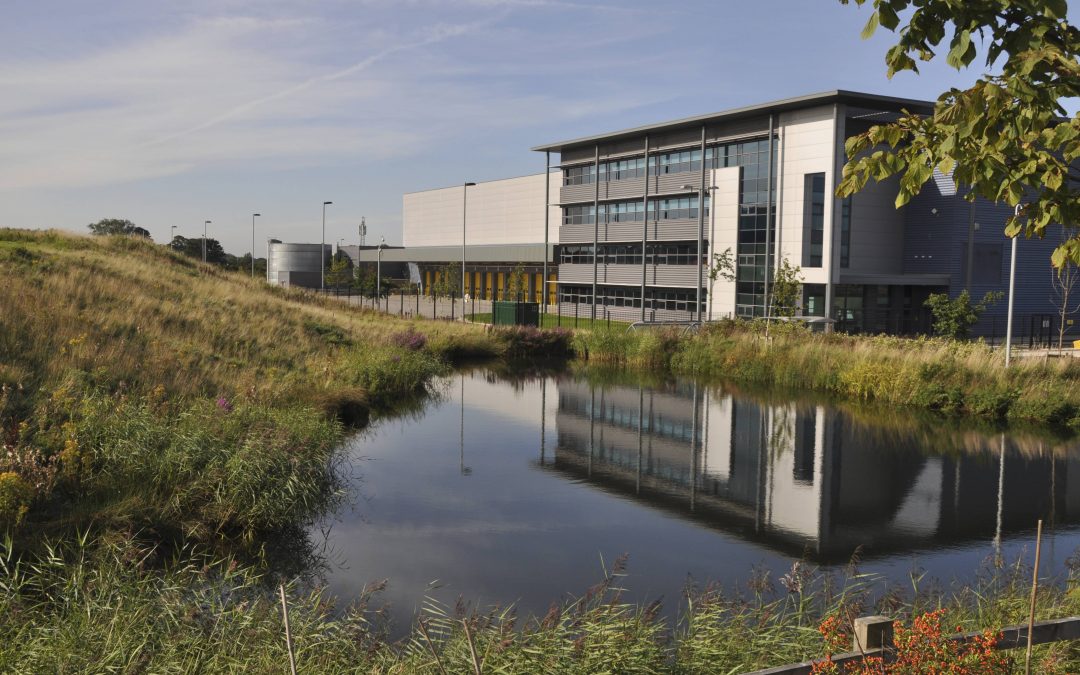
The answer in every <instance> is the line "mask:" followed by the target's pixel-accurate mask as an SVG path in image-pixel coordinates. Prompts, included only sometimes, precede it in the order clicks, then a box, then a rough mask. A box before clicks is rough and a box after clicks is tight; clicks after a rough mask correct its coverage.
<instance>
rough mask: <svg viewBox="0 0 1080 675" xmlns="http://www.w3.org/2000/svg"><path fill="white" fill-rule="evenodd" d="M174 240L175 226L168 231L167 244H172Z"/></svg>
mask: <svg viewBox="0 0 1080 675" xmlns="http://www.w3.org/2000/svg"><path fill="white" fill-rule="evenodd" d="M174 239H176V226H175V225H171V226H170V229H169V243H170V244H171V243H173V240H174Z"/></svg>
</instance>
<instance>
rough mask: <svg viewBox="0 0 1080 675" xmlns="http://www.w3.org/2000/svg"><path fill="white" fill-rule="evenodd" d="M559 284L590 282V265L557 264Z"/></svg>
mask: <svg viewBox="0 0 1080 675" xmlns="http://www.w3.org/2000/svg"><path fill="white" fill-rule="evenodd" d="M559 283H560V284H591V283H592V265H566V264H563V265H559Z"/></svg>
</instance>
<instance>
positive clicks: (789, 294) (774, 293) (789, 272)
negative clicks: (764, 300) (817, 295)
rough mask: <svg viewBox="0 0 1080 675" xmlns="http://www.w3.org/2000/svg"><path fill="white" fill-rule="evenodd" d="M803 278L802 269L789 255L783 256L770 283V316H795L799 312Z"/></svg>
mask: <svg viewBox="0 0 1080 675" xmlns="http://www.w3.org/2000/svg"><path fill="white" fill-rule="evenodd" d="M802 280H803V276H802V269H800V268H799V266H798V265H792V264H791V263H790V262H788V259H787V256H784V257H783V258H781V259H780V264H779V265H777V266H776V270H775V271H774V272H773V279H772V283H771V284H770V285H769V291H770V293H769V306H770V307H771V308H772V310H771V311H770V312H769V315H770V316H795V315H796V314H798V313H799V305H800V302H799V300H800V299H801V298H800V297H799V296H800V295H801V291H802Z"/></svg>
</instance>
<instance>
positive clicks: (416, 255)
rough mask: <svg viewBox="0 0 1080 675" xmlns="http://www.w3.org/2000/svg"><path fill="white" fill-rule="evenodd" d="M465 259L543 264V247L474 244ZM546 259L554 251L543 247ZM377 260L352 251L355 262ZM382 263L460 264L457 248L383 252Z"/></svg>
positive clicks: (368, 251) (550, 246) (374, 253)
mask: <svg viewBox="0 0 1080 675" xmlns="http://www.w3.org/2000/svg"><path fill="white" fill-rule="evenodd" d="M465 250H466V258H467V259H468V262H470V263H501V262H535V263H542V262H544V257H545V256H544V252H545V246H544V244H543V243H538V244H537V243H528V242H524V243H520V244H477V245H470V246H467V247H466V248H465ZM546 250H547V258H548V260H551V257H552V254H553V253H554V251H555V245H554V244H548V245H547V247H546ZM378 258H379V253H378V249H368V248H365V249H363V250H360V251H356V255H355V257H354V258H353V260H355V261H357V262H375V261H376V260H378ZM382 261H383V262H413V263H430V262H454V263H460V262H461V246H460V245H454V246H405V247H400V248H384V249H383V253H382Z"/></svg>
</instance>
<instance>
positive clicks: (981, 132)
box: [837, 0, 1080, 268]
mask: <svg viewBox="0 0 1080 675" xmlns="http://www.w3.org/2000/svg"><path fill="white" fill-rule="evenodd" d="M840 2H841V3H842V4H845V5H846V4H850V3H851V2H854V3H855V4H857V5H866V4H871V5H872V6H873V13H872V14H871V15H870V19H869V21H868V22H867V24H866V27H865V28H864V29H863V38H868V37H870V36H871V35H872V34H873V33H874V32H875V31H876V30H877V29H878V28H879V27H882V28H885V29H888V30H890V31H893V32H895V33H896V34H897V36H898V39H897V42H896V44H895V45H894V46H893V47H891V48H890V49H889V50H888V52H887V53H886V55H885V62H886V64H887V65H888V74H889V77H890V78H891V77H892V76H893V75H894V74H896V73H897V72H901V71H905V70H908V71H912V72H915V73H917V72H918V71H919V68H918V64H917V62H916V59H918V60H920V61H930V60H931V59H933V58H934V57H935V56H937V53H938V52H939V51H943V50H944V49H945V48H946V45H947V49H948V51H947V54H946V56H945V60H946V62H947V63H948V64H949V65H950V66H952V67H953V68H956V69H957V70H960V69H962V68H966V67H968V66H970V65H971V64H972V63H973V62H974V61H975V59H976V57H977V56H978V55H979V52H980V49H982V50H983V51H984V55H985V59H984V64H985V67H986V68H987V69H988V70H989V69H993V68H994V67H995V66H997V65H1000V68H1001V69H1000V72H999V73H997V74H984V75H982V76H981V77H979V78H978V79H977V80H976V81H975V83H974V84H973V85H972V86H971V87H969V88H967V89H955V88H953V89H950V90H949V91H947V92H944V93H943V94H941V96H939V97H938V99H937V101H936V102H935V104H934V109H933V113H932V114H930V115H920V114H916V113H912V112H909V111H905V112H904V113H903V114H902V115H901V116H900V118H899V119H897V120H896V121H895V122H892V123H890V124H882V125H877V126H874V127H871V128H870V129H869V130H868V131H866V132H865V133H862V134H858V135H856V136H852V137H851V138H849V139H848V140H847V143H846V150H847V155H848V158H849V161H848V163H847V164H846V165H845V167H844V173H843V179H842V180H841V182H840V184H839V186H838V187H837V195H838V196H841V197H846V196H848V195H851V194H853V193H855V192H858V191H859V190H861V189H862V188H863V186H864V185H866V183H867V181H869V180H870V179H871V178H872V179H874V180H877V181H880V180H884V179H886V178H889V177H890V176H899V177H900V191H899V194H898V195H897V197H896V206H897V208H899V207H901V206H903V205H904V204H906V203H907V202H908V201H910V200H911V198H912V197H913V196H915V195H917V194H918V193H919V191H920V190H921V188H922V186H923V185H924V184H925V183H926V182H927V181H928V180H930V179H931V177H932V176H933V173H934V170H935V169H937V170H939V171H941V172H942V173H944V174H947V175H952V176H953V178H954V179H955V180H956V182H957V183H958V184H960V185H962V186H965V187H966V188H968V189H969V191H968V193H967V198H968V199H974V198H975V197H976V196H981V197H984V198H986V199H988V200H990V201H993V202H997V203H1006V204H1009V205H1010V206H1017V205H1020V204H1022V208H1021V209H1020V211H1019V213H1018V214H1017V215H1014V216H1011V217H1009V219H1008V220H1007V221H1006V226H1005V233H1006V234H1007V235H1008V236H1010V237H1014V236H1017V235H1018V234H1020V233H1021V232H1023V233H1024V234H1025V235H1026V236H1028V237H1042V236H1044V234H1045V233H1046V228H1047V227H1048V226H1049V225H1050V224H1051V223H1060V224H1062V225H1065V226H1066V227H1067V228H1070V230H1069V232H1070V235H1069V236H1068V237H1067V238H1066V239H1065V240H1064V241H1063V242H1062V243H1061V244H1060V245H1059V246H1058V247H1057V248H1056V249H1055V251H1054V253H1053V255H1052V257H1051V262H1052V264H1053V265H1054V266H1055V267H1058V268H1060V267H1061V266H1062V265H1063V264H1064V263H1065V261H1066V260H1071V261H1072V262H1073V263H1074V264H1080V230H1077V229H1076V224H1077V223H1080V181H1078V179H1080V172H1078V171H1077V168H1076V166H1075V163H1076V160H1077V159H1078V158H1080V115H1074V116H1072V117H1071V118H1070V117H1067V112H1066V110H1065V108H1064V107H1063V106H1062V101H1064V100H1066V99H1069V98H1075V97H1077V96H1080V30H1078V29H1077V28H1076V27H1074V26H1072V25H1070V24H1069V22H1068V20H1067V18H1066V14H1067V9H1068V8H1067V5H1066V3H1065V0H962V1H960V0H840ZM901 16H903V19H901ZM950 32H951V37H948V41H947V43H945V41H946V38H947V34H948V33H950ZM943 43H944V44H943Z"/></svg>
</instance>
